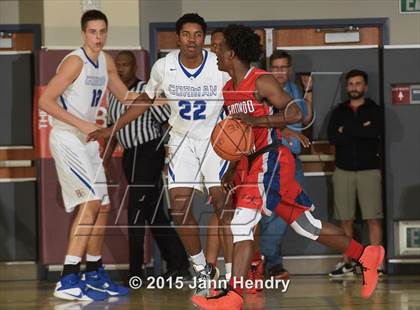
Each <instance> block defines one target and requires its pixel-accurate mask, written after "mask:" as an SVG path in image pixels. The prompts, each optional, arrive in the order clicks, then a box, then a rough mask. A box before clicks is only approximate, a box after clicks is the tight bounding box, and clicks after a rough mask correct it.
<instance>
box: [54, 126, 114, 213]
mask: <svg viewBox="0 0 420 310" xmlns="http://www.w3.org/2000/svg"><path fill="white" fill-rule="evenodd" d="M50 150H51V154H52V156H53V158H54V161H55V167H56V169H57V174H58V180H59V182H60V185H61V192H62V195H63V200H64V207H65V209H66V211H67V212H72V211H73V210H74V208H75V207H76V206H78V205H80V204H83V203H85V202H88V201H93V200H100V201H101V204H102V205H106V204H109V203H110V200H109V197H108V189H107V184H106V178H105V172H104V168H103V166H102V160H101V158H100V157H99V144H98V142H96V141H94V142H89V143H86V136H85V135H84V134H82V133H81V132H80V131H78V130H77V129H74V130H70V129H56V128H53V129H52V130H51V133H50Z"/></svg>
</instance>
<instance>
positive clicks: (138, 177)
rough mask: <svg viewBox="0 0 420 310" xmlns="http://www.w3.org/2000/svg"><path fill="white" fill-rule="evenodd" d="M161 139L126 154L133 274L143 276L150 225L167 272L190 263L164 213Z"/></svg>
mask: <svg viewBox="0 0 420 310" xmlns="http://www.w3.org/2000/svg"><path fill="white" fill-rule="evenodd" d="M159 142H160V139H154V140H152V141H149V142H147V143H144V144H141V145H138V146H137V147H133V148H131V149H126V150H124V155H123V166H124V173H125V176H126V178H127V181H128V184H129V185H130V187H129V192H128V194H129V201H128V223H129V225H128V226H129V229H128V233H129V234H128V236H129V248H130V273H131V275H141V274H142V265H143V260H144V234H145V228H144V225H145V224H146V222H147V224H149V227H150V230H151V232H152V235H153V238H154V240H156V242H157V245H158V247H159V249H160V253H161V255H162V257H163V259H164V260H166V262H167V269H168V271H177V270H185V269H188V268H189V262H188V258H187V254H186V252H185V249H184V247H183V245H182V243H181V240H180V239H179V236H178V234H177V233H176V231H175V229H174V228H173V227H172V226H171V224H170V221H169V218H168V216H167V214H166V212H165V210H164V209H163V198H164V196H162V198H161V199H160V202H159V198H160V196H161V191H162V170H163V167H164V164H165V149H164V147H163V145H161V146H160V147H158V145H159Z"/></svg>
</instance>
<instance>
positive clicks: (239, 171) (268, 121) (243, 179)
mask: <svg viewBox="0 0 420 310" xmlns="http://www.w3.org/2000/svg"><path fill="white" fill-rule="evenodd" d="M259 42H260V39H259V37H258V35H256V34H255V33H254V32H253V30H252V29H251V28H249V27H245V26H242V25H229V26H228V27H226V28H225V30H224V40H223V41H222V44H221V46H220V48H219V50H218V53H217V56H218V66H219V69H220V70H222V71H226V72H228V73H229V75H230V76H231V78H232V79H231V80H230V81H229V82H228V83H227V84H226V85H225V87H224V90H223V91H224V99H225V108H226V110H227V112H228V114H229V115H231V117H233V118H236V119H240V120H242V121H243V122H245V123H247V124H249V125H251V126H252V127H253V131H254V135H255V152H254V153H252V154H251V155H249V156H248V157H245V158H243V159H241V160H240V161H238V162H231V163H230V167H229V170H228V171H227V172H226V174H225V176H224V180H223V183H224V185H225V186H226V187H229V188H231V187H232V186H234V190H235V196H236V197H235V204H236V205H235V207H236V210H235V215H234V217H233V220H232V223H231V229H232V233H233V242H234V250H233V269H232V277H231V279H230V281H229V286H228V288H227V289H226V290H223V291H222V292H221V293H220V294H219V295H217V296H214V297H209V298H206V297H202V296H194V297H192V301H193V303H194V304H195V305H196V306H199V307H200V308H202V309H227V308H229V309H230V310H233V309H241V308H242V305H243V297H242V293H243V286H242V285H243V284H244V281H245V280H244V279H246V275H247V272H248V269H249V267H250V262H251V260H252V257H253V256H254V241H253V233H252V229H253V227H254V226H255V225H256V224H257V223H258V221H259V220H260V218H261V213H264V214H271V212H275V214H277V215H278V216H280V217H282V218H283V219H284V220H285V221H286V222H287V223H288V224H289V225H290V226H291V228H292V229H293V230H294V231H295V232H296V233H298V234H300V235H302V236H304V237H307V238H310V239H312V240H316V241H318V242H320V243H322V244H323V245H325V246H328V247H331V248H333V249H335V250H338V251H340V252H342V253H345V254H346V255H348V256H349V257H351V258H352V259H354V260H355V261H357V262H358V263H360V264H361V266H362V270H363V276H364V281H363V287H362V297H369V296H370V295H371V294H372V293H373V291H374V289H375V287H376V284H377V280H378V274H377V269H378V266H379V265H380V264H381V262H382V260H383V257H384V249H383V247H382V246H367V247H363V246H362V245H361V244H360V243H358V242H357V241H355V240H353V239H351V238H349V237H348V236H346V235H345V234H344V232H343V231H342V230H341V228H339V227H336V226H334V225H332V224H330V223H327V222H324V221H320V220H318V219H315V218H314V217H313V215H312V212H311V211H313V210H314V208H315V207H314V205H313V204H312V202H311V200H310V199H309V198H308V197H307V196H306V194H305V193H304V192H303V190H302V189H301V187H300V186H299V184H298V183H297V182H296V180H295V178H294V175H295V171H294V170H295V167H294V159H293V156H292V154H291V153H290V151H289V149H288V148H287V147H286V146H283V145H281V142H280V141H281V139H280V138H281V136H280V128H282V127H284V126H285V125H287V124H289V123H290V124H291V123H297V122H299V121H301V117H302V115H301V113H300V112H299V110H298V107H297V105H295V104H293V103H291V98H290V97H289V96H288V95H287V94H286V93H285V92H284V91H283V90H282V88H281V87H280V85H279V84H278V82H277V81H276V80H275V78H274V77H273V76H271V75H269V74H268V73H267V72H265V71H263V70H260V69H257V68H253V67H251V65H250V64H251V62H254V61H258V59H259V58H260V55H261V47H260V43H259ZM285 111H287V113H286V112H285Z"/></svg>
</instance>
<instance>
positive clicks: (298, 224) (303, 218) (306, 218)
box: [290, 211, 322, 240]
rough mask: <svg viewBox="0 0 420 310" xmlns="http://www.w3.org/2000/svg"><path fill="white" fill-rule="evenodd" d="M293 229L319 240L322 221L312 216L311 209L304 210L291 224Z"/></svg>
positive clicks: (304, 235) (302, 234)
mask: <svg viewBox="0 0 420 310" xmlns="http://www.w3.org/2000/svg"><path fill="white" fill-rule="evenodd" d="M290 227H292V228H293V230H294V231H295V232H296V233H297V234H299V235H301V236H303V237H306V238H309V239H312V240H317V239H318V237H319V235H320V234H321V229H322V223H321V221H320V220H317V219H316V218H314V217H313V216H312V213H311V212H309V211H305V212H303V213H302V214H301V215H300V216H299V217H298V218H297V219H296V221H294V222H293V223H291V224H290Z"/></svg>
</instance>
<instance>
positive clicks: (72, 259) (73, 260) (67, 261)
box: [64, 255, 82, 265]
mask: <svg viewBox="0 0 420 310" xmlns="http://www.w3.org/2000/svg"><path fill="white" fill-rule="evenodd" d="M81 261H82V258H81V257H79V256H73V255H66V257H65V258H64V265H77V264H78V263H80V262H81Z"/></svg>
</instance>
